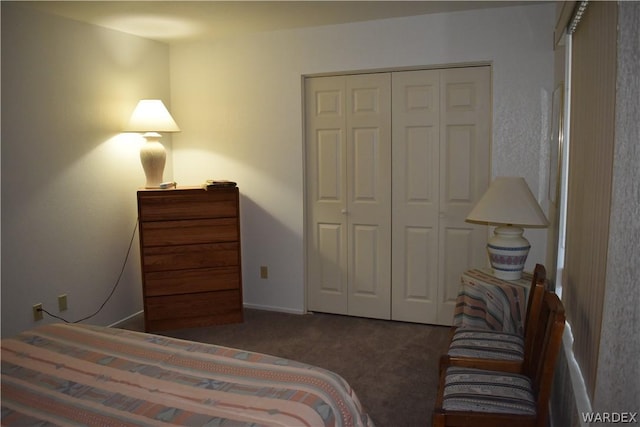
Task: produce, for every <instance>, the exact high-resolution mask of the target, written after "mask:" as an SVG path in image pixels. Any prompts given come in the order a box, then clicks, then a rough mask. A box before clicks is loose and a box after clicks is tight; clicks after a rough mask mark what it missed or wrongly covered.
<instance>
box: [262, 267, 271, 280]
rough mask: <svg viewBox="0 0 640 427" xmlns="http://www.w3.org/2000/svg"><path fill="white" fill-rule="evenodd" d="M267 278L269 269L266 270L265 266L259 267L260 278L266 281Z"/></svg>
mask: <svg viewBox="0 0 640 427" xmlns="http://www.w3.org/2000/svg"><path fill="white" fill-rule="evenodd" d="M268 277H269V269H268V268H267V266H266V265H261V266H260V278H261V279H266V278H268Z"/></svg>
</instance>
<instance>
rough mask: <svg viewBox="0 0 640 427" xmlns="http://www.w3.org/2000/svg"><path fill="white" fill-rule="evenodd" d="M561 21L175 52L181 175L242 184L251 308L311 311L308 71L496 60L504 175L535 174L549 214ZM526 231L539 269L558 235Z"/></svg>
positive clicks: (448, 26) (292, 35)
mask: <svg viewBox="0 0 640 427" xmlns="http://www.w3.org/2000/svg"><path fill="white" fill-rule="evenodd" d="M554 17H555V6H554V5H553V4H543V5H535V6H512V7H505V8H499V9H489V10H480V11H474V12H461V13H453V14H438V15H430V16H428V15H425V16H419V17H410V18H397V19H389V20H381V21H374V22H362V23H354V24H345V25H335V26H325V27H317V28H310V29H301V30H289V31H279V32H270V33H263V34H257V35H253V36H248V37H243V38H237V39H232V40H227V41H224V42H219V43H202V44H190V45H185V46H175V47H172V48H171V99H172V106H173V110H172V111H173V113H174V117H175V118H176V120H177V121H178V123H179V124H180V126H181V128H182V129H183V132H182V133H180V134H177V135H176V136H174V139H173V141H174V145H173V146H174V157H173V160H174V172H175V179H176V180H177V181H178V183H179V184H183V185H187V184H191V185H192V184H199V183H201V182H203V181H204V180H205V179H207V178H219V179H230V180H234V181H237V182H238V184H239V187H240V191H241V194H242V199H241V210H242V212H241V217H242V221H241V227H242V233H243V240H242V244H243V248H242V256H243V281H244V299H245V303H246V304H248V305H250V306H260V307H265V308H272V309H279V310H285V311H292V312H301V311H303V310H304V307H305V302H304V283H305V279H304V244H303V225H304V209H303V199H304V197H303V192H304V183H303V176H304V173H303V128H302V126H303V120H302V115H303V112H302V83H301V77H302V76H303V75H309V74H315V73H325V72H341V71H352V70H368V69H379V68H395V67H408V66H422V65H427V66H429V65H438V64H452V63H468V62H478V61H482V62H485V61H490V62H491V63H492V64H493V85H494V86H493V94H494V98H493V152H492V171H493V176H500V175H521V176H524V177H525V178H526V179H527V182H528V183H529V185H530V186H531V188H532V190H533V192H534V194H536V195H538V198H539V200H540V202H541V203H542V205H543V207H545V206H546V194H547V193H546V185H547V180H548V160H547V157H548V150H547V145H546V144H547V136H548V132H549V129H548V128H549V123H548V117H549V114H550V108H551V107H550V98H551V96H550V94H551V93H552V89H553V87H552V85H553V50H552V47H553V44H552V35H553V25H554ZM525 234H526V235H527V237H528V238H529V240H530V241H531V243H532V246H533V248H532V251H531V253H530V255H529V260H528V263H527V264H528V268H529V269H531V268H532V266H533V264H535V263H536V262H544V261H545V251H546V241H545V239H546V231H539V230H528V231H527V232H526V233H525ZM260 265H267V266H269V274H270V276H269V279H267V280H264V279H260V278H259V266H260Z"/></svg>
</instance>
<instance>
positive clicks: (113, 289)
mask: <svg viewBox="0 0 640 427" xmlns="http://www.w3.org/2000/svg"><path fill="white" fill-rule="evenodd" d="M137 229H138V219H137V218H136V223H135V225H134V226H133V233H131V239H130V240H129V247H128V248H127V254H126V255H125V256H124V262H123V263H122V268H121V269H120V274H119V275H118V279H117V280H116V283H115V284H114V285H113V287H112V288H111V292H110V293H109V296H107V298H106V299H105V300H104V302H103V303H102V305H100V308H98V309H97V310H96V311H95V312H94V313H93V314H90V315H88V316H85V317H83V318H82V319H79V320H76V321H73V322H72V321H69V320H67V319H65V318H64V317H60V316H56V315H55V314H52V313H49V312H48V311H47V310H45V309H44V308H40V309H39V310H40V311H42V312H43V313H45V314H47V315H49V316H51V317H54V318H56V319H58V320H62V321H63V322H65V323H80V322H83V321H85V320H88V319H91V318H92V317H94V316H96V315H97V314H98V313H100V311H102V309H103V308H104V306H105V305H107V302H109V300H110V299H111V297H112V296H113V294H114V293H115V291H116V289H117V288H118V285H119V284H120V280H121V279H122V275H123V274H124V269H125V267H126V266H127V261H128V260H129V254H130V253H131V248H132V246H133V240H134V237H135V236H136V230H137Z"/></svg>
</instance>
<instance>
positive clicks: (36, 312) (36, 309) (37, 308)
mask: <svg viewBox="0 0 640 427" xmlns="http://www.w3.org/2000/svg"><path fill="white" fill-rule="evenodd" d="M43 317H44V314H43V313H42V303H38V304H34V305H33V320H35V321H36V322H37V321H38V320H42V318H43Z"/></svg>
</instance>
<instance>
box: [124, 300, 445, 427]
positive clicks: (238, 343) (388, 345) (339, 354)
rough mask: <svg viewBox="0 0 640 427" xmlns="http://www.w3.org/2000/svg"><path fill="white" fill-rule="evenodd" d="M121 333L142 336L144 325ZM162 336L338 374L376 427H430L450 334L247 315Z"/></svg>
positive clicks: (385, 324)
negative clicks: (241, 320) (441, 359)
mask: <svg viewBox="0 0 640 427" xmlns="http://www.w3.org/2000/svg"><path fill="white" fill-rule="evenodd" d="M119 326H120V327H123V328H127V329H133V330H142V322H141V319H133V320H131V321H128V322H127V323H126V324H122V325H119ZM161 334H162V335H166V336H171V337H175V338H181V339H188V340H193V341H198V342H205V343H211V344H216V345H222V346H227V347H234V348H241V349H244V350H249V351H254V352H260V353H267V354H272V355H275V356H279V357H284V358H287V359H294V360H297V361H299V362H304V363H308V364H311V365H316V366H320V367H322V368H325V369H329V370H332V371H334V372H336V373H338V374H340V375H341V376H342V377H344V378H345V379H346V380H347V381H348V382H349V384H351V387H353V389H354V390H355V392H356V394H357V395H358V397H359V399H360V401H361V403H362V405H363V406H364V408H365V410H366V411H367V412H368V413H369V416H370V417H371V418H372V420H373V421H374V422H375V424H376V426H377V427H414V426H415V427H423V426H426V427H428V426H431V413H432V411H433V406H434V402H435V394H436V388H437V377H438V359H439V357H440V355H441V354H443V353H444V352H445V351H446V348H447V344H448V339H449V328H448V327H443V326H431V325H420V324H413V323H404V322H394V321H386V320H375V319H364V318H359V317H349V316H339V315H332V314H321V313H315V314H308V315H296V314H286V313H278V312H271V311H262V310H250V309H246V310H245V321H244V323H241V324H232V325H220V326H212V327H206V328H193V329H182V330H175V331H168V332H162V333H161Z"/></svg>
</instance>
